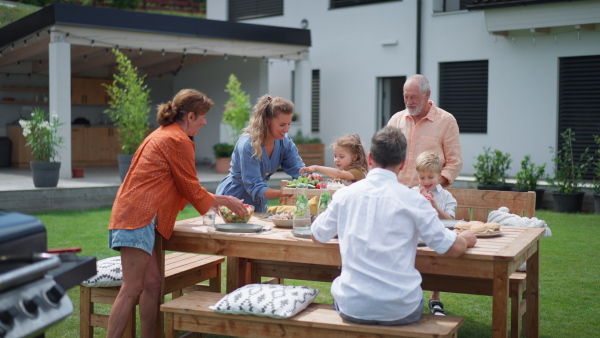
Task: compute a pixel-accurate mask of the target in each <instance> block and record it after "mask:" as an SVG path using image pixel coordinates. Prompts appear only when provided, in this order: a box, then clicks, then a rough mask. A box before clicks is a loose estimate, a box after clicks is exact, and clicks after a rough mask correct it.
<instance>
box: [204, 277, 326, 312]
mask: <svg viewBox="0 0 600 338" xmlns="http://www.w3.org/2000/svg"><path fill="white" fill-rule="evenodd" d="M318 293H319V289H312V288H309V287H306V286H295V285H279V284H248V285H246V286H243V287H241V288H239V289H237V290H235V291H233V292H232V293H230V294H228V295H226V296H225V297H223V298H222V299H221V300H220V301H218V302H217V304H215V305H213V306H210V307H209V308H210V309H211V310H213V311H216V312H220V313H232V314H244V315H256V316H265V317H273V318H290V317H293V316H294V315H296V314H297V313H298V312H300V311H302V310H304V309H305V308H306V307H307V306H308V305H309V304H310V303H312V301H313V300H314V299H315V298H316V297H317V294H318Z"/></svg>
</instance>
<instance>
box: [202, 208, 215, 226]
mask: <svg viewBox="0 0 600 338" xmlns="http://www.w3.org/2000/svg"><path fill="white" fill-rule="evenodd" d="M215 215H216V214H215V211H214V210H213V209H208V211H207V212H206V213H205V214H204V216H202V222H203V223H204V225H206V226H209V227H214V226H215Z"/></svg>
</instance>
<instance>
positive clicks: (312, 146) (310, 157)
mask: <svg viewBox="0 0 600 338" xmlns="http://www.w3.org/2000/svg"><path fill="white" fill-rule="evenodd" d="M296 147H298V155H300V157H301V158H302V161H304V164H305V165H307V166H309V165H325V145H324V144H322V143H303V144H297V145H296Z"/></svg>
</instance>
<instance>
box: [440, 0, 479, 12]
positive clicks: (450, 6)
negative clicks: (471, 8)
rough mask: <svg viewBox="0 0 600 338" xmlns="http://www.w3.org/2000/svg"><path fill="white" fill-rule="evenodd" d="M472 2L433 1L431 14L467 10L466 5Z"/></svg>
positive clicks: (465, 0) (469, 0)
mask: <svg viewBox="0 0 600 338" xmlns="http://www.w3.org/2000/svg"><path fill="white" fill-rule="evenodd" d="M472 3H473V0H433V12H434V13H444V12H456V11H464V10H466V9H467V5H468V4H472Z"/></svg>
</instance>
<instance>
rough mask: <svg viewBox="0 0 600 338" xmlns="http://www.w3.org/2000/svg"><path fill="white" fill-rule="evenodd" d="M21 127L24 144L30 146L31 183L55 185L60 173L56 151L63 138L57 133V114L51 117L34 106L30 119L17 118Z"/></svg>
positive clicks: (42, 185)
mask: <svg viewBox="0 0 600 338" xmlns="http://www.w3.org/2000/svg"><path fill="white" fill-rule="evenodd" d="M19 124H20V125H21V127H22V128H23V136H24V137H25V140H26V143H25V146H27V147H28V148H31V157H32V158H33V161H31V162H30V163H29V164H30V166H31V173H32V176H33V185H34V186H35V187H36V188H46V187H56V185H57V184H58V177H59V174H60V162H57V161H56V157H57V156H58V151H59V150H60V148H62V144H63V138H62V137H60V136H58V135H57V131H58V127H59V126H61V125H63V124H62V123H59V122H58V115H57V114H52V119H50V118H49V117H48V115H47V114H46V113H45V112H44V111H43V110H41V109H40V108H39V107H36V108H35V109H34V110H33V111H32V112H31V120H23V119H21V120H19Z"/></svg>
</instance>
